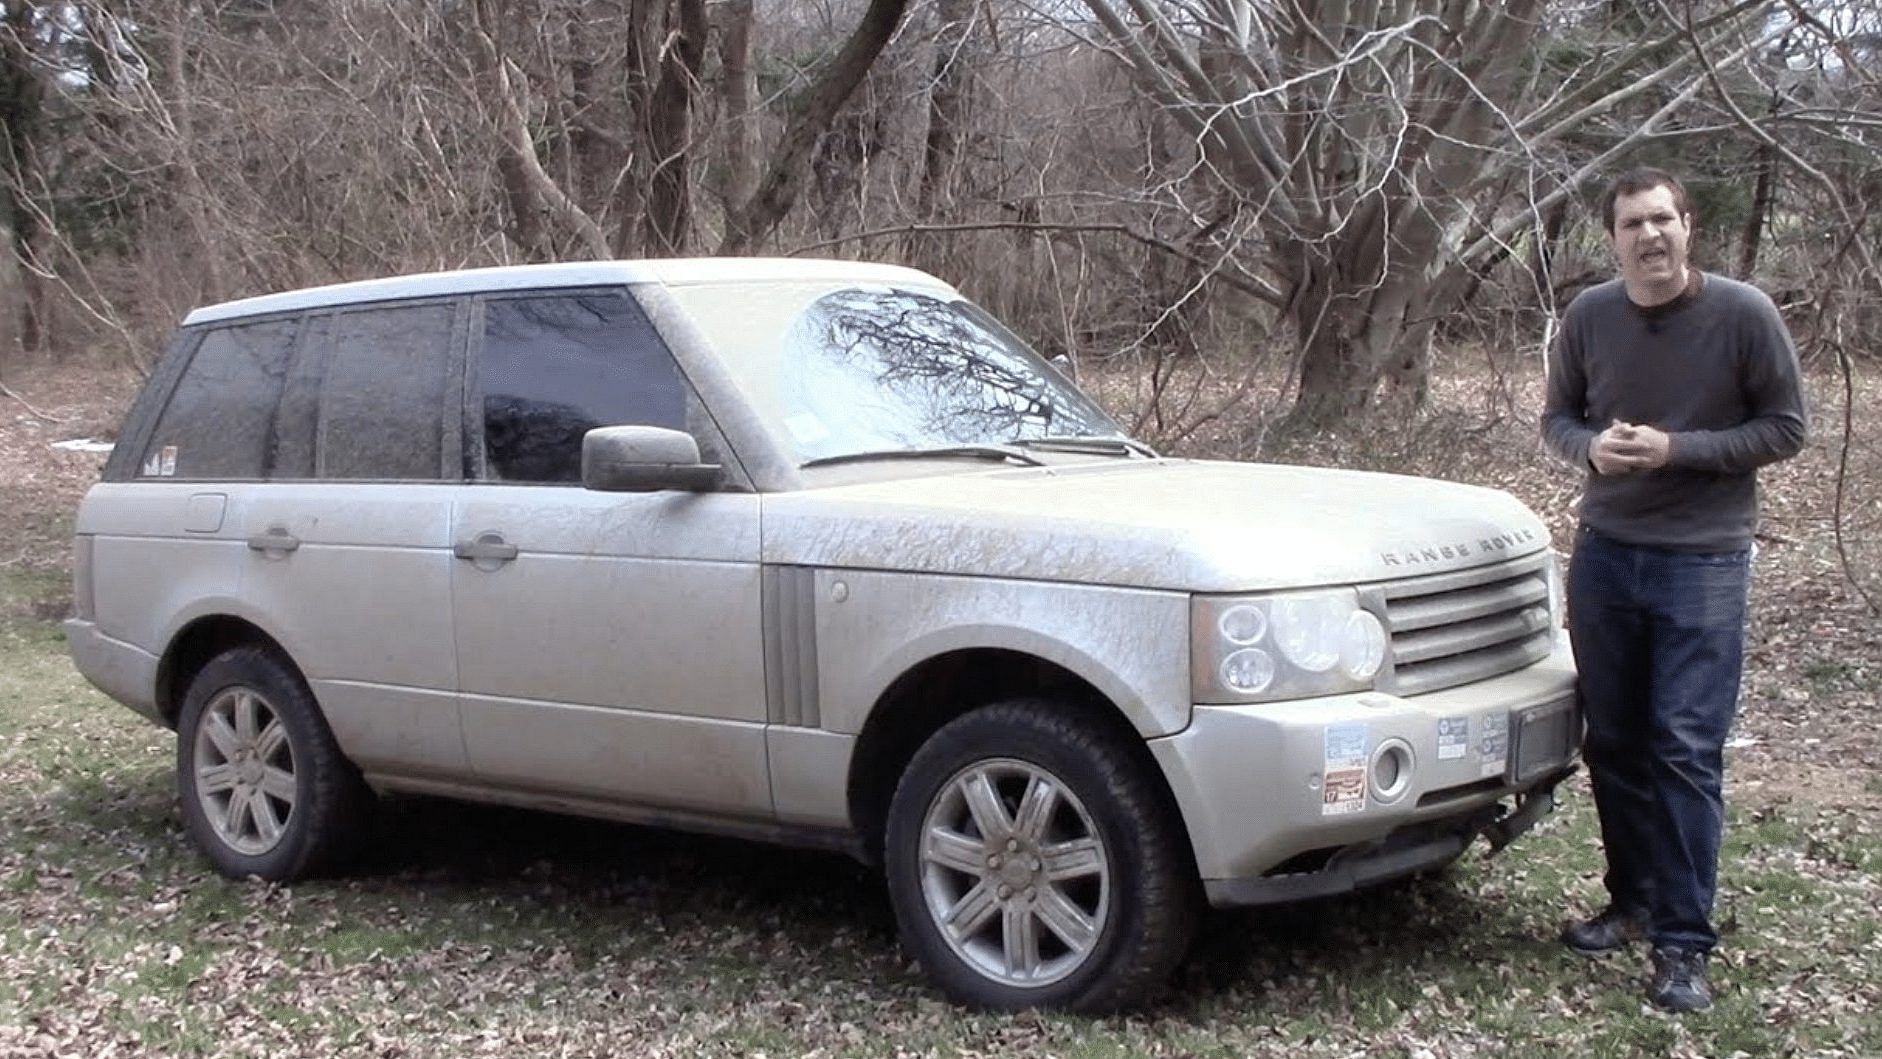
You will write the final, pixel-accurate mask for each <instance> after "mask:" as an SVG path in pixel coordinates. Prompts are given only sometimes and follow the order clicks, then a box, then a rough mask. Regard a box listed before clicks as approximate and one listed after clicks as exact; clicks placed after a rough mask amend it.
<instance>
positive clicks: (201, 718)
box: [176, 647, 371, 882]
mask: <svg viewBox="0 0 1882 1059" xmlns="http://www.w3.org/2000/svg"><path fill="white" fill-rule="evenodd" d="M176 773H177V776H176V779H177V793H178V795H179V797H180V799H181V801H182V805H183V820H184V823H185V824H186V825H187V827H188V829H189V834H190V838H191V839H192V840H194V841H195V843H196V845H197V846H198V847H200V848H201V849H202V851H203V852H204V854H206V855H207V856H208V858H209V861H210V863H211V864H213V865H214V866H215V868H216V870H217V871H219V872H221V873H222V874H224V875H227V876H229V877H231V878H237V879H242V878H247V877H249V876H259V877H260V878H263V879H268V880H271V881H277V882H289V881H292V880H296V879H304V878H307V877H309V876H313V875H319V874H321V873H323V872H328V871H332V870H334V869H336V868H338V867H340V866H341V865H342V864H344V863H345V861H346V858H347V856H348V855H349V854H350V853H351V852H352V849H353V846H354V844H355V842H357V840H358V839H359V837H360V835H361V833H362V832H363V830H364V825H365V817H366V814H367V812H368V810H369V807H370V804H371V794H370V792H369V791H368V790H367V788H366V786H365V783H364V782H363V781H362V780H361V779H360V776H359V772H358V770H357V769H355V768H354V767H353V764H352V763H351V762H349V761H347V760H346V757H345V755H343V754H342V753H341V752H340V748H339V746H338V744H336V743H335V742H334V740H333V733H332V732H331V731H330V730H328V728H327V722H326V719H325V718H323V717H322V716H321V715H320V708H319V706H318V705H316V703H315V702H314V696H313V693H312V692H310V691H309V690H308V689H307V685H306V684H305V683H304V682H303V681H302V680H301V677H300V675H299V674H298V673H297V672H295V670H294V669H293V667H292V666H290V665H289V664H288V663H287V662H286V661H284V660H283V659H282V658H281V657H280V656H279V655H277V654H275V653H273V652H271V651H268V650H265V649H263V648H259V647H238V648H234V649H232V650H229V651H226V652H224V653H222V654H220V655H217V656H216V657H215V658H213V659H211V660H210V662H209V664H208V665H205V666H204V667H203V668H202V670H201V671H200V672H198V673H197V674H196V678H195V679H194V680H192V681H191V682H190V685H189V690H188V691H187V692H185V693H184V696H183V709H182V712H181V714H180V715H179V716H178V719H177V751H176ZM238 799H239V804H238Z"/></svg>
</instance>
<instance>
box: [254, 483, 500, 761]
mask: <svg viewBox="0 0 1882 1059" xmlns="http://www.w3.org/2000/svg"><path fill="white" fill-rule="evenodd" d="M241 492H242V493H243V494H244V503H243V504H242V505H241V511H240V516H239V517H238V518H237V519H236V522H237V525H238V526H239V532H240V536H241V537H242V539H243V543H242V544H240V545H239V547H241V549H242V555H243V557H244V559H243V565H242V581H241V593H242V597H243V598H244V599H245V600H246V601H247V602H248V603H249V605H250V606H251V607H253V608H254V609H255V610H256V611H258V612H260V613H262V614H265V615H267V624H266V626H265V627H266V628H267V629H268V630H269V632H270V633H271V634H272V635H274V636H275V637H276V638H277V639H278V640H279V641H280V642H281V645H282V647H283V648H285V649H286V650H287V652H288V654H289V656H290V657H291V658H292V659H293V660H294V663H295V664H296V665H297V666H299V667H300V669H301V672H302V673H303V674H305V675H306V677H307V679H308V682H309V683H310V684H311V685H312V686H313V690H314V694H315V697H316V698H317V699H318V700H319V701H320V705H321V709H322V710H323V712H324V713H325V714H326V717H327V723H328V725H329V726H330V727H331V728H332V729H333V734H334V738H335V739H337V740H338V741H339V744H340V747H341V749H342V750H344V751H345V752H346V754H347V756H348V757H350V758H352V759H353V761H354V762H355V763H356V764H358V765H359V766H360V767H362V768H368V769H385V770H388V771H414V772H423V773H440V772H442V773H454V772H461V771H462V770H463V768H464V743H463V739H462V737H461V735H460V734H459V727H458V715H457V713H458V711H457V704H456V702H455V698H454V696H455V691H456V683H457V659H456V654H455V651H454V650H453V647H452V643H451V569H452V558H451V551H450V543H449V540H450V538H449V534H450V526H451V509H452V505H453V501H454V498H455V497H456V495H457V492H458V487H456V486H449V485H442V484H423V483H420V484H403V485H401V484H380V483H364V482H319V483H314V482H298V483H286V482H283V483H268V484H256V485H248V486H243V487H241ZM281 537H285V538H291V539H293V540H294V541H297V542H298V545H297V546H296V547H294V548H293V549H292V550H283V549H280V548H269V547H267V545H268V544H269V543H270V542H271V541H273V539H274V538H281ZM250 541H253V542H255V544H256V547H249V544H248V542H250Z"/></svg>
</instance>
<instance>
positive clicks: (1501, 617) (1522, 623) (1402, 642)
mask: <svg viewBox="0 0 1882 1059" xmlns="http://www.w3.org/2000/svg"><path fill="white" fill-rule="evenodd" d="M1530 609H1532V608H1524V610H1519V611H1511V612H1506V613H1503V614H1495V615H1492V616H1490V617H1487V618H1476V619H1474V620H1471V621H1460V622H1455V623H1453V624H1450V625H1441V626H1438V627H1437V628H1430V629H1420V630H1419V631H1418V632H1415V633H1410V634H1407V635H1404V636H1395V637H1393V638H1392V657H1393V658H1394V659H1396V660H1397V662H1398V664H1399V665H1401V666H1404V665H1411V664H1414V663H1418V662H1427V661H1430V660H1431V659H1433V658H1446V657H1449V656H1451V655H1461V654H1467V653H1469V652H1471V651H1480V650H1482V649H1483V648H1486V647H1495V646H1496V645H1497V644H1500V643H1508V642H1509V641H1511V640H1521V639H1525V638H1527V637H1528V636H1529V635H1530V634H1532V633H1535V632H1537V631H1538V630H1539V629H1540V628H1542V627H1543V626H1544V625H1546V623H1547V622H1548V617H1547V613H1546V612H1545V613H1544V615H1543V618H1542V622H1541V623H1538V622H1535V621H1531V620H1529V618H1527V617H1525V611H1527V610H1530Z"/></svg>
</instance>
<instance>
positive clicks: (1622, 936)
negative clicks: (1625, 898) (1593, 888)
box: [1562, 905, 1647, 956]
mask: <svg viewBox="0 0 1882 1059" xmlns="http://www.w3.org/2000/svg"><path fill="white" fill-rule="evenodd" d="M1646 936H1647V913H1646V910H1645V909H1637V908H1617V907H1615V906H1614V905H1609V906H1607V907H1606V908H1604V909H1602V910H1601V912H1600V914H1599V915H1596V916H1595V917H1593V918H1592V919H1584V920H1581V921H1580V922H1578V923H1570V924H1569V925H1568V926H1566V927H1563V928H1562V944H1564V945H1566V946H1568V947H1569V948H1571V949H1574V950H1575V951H1576V952H1579V953H1582V954H1584V955H1588V956H1594V955H1598V954H1600V953H1604V952H1613V951H1614V950H1615V949H1619V948H1624V947H1625V946H1628V945H1632V944H1633V943H1634V942H1636V941H1639V940H1640V939H1642V938H1644V937H1646Z"/></svg>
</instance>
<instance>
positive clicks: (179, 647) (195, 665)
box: [156, 614, 307, 728]
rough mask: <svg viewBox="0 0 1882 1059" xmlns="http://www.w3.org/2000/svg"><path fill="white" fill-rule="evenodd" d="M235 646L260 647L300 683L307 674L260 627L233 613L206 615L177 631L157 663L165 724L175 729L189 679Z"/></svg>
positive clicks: (159, 702) (159, 706)
mask: <svg viewBox="0 0 1882 1059" xmlns="http://www.w3.org/2000/svg"><path fill="white" fill-rule="evenodd" d="M234 647H259V648H261V649H263V650H266V651H268V652H270V653H271V654H274V655H276V656H277V657H279V658H280V659H281V661H282V663H283V664H284V665H286V666H287V667H288V668H289V669H290V670H291V671H292V672H293V673H294V675H295V677H296V678H298V679H300V680H301V681H302V682H303V683H305V682H306V679H307V677H306V674H304V673H302V672H301V670H300V667H299V666H297V665H295V664H294V659H293V658H292V656H290V655H289V654H288V652H287V650H286V649H285V648H283V647H282V646H281V642H280V641H279V640H277V639H275V638H274V637H273V636H270V635H269V634H268V633H267V632H266V631H265V630H263V629H262V628H261V626H259V625H256V624H255V623H254V622H251V621H249V620H247V619H246V618H240V617H237V616H235V615H233V614H206V615H203V616H202V617H199V618H196V619H194V620H192V621H191V622H189V623H188V624H187V625H185V626H183V627H182V628H181V629H179V630H177V633H176V635H175V636H173V637H171V638H170V646H169V648H168V649H166V650H165V651H164V653H163V658H162V659H161V660H159V661H158V663H157V695H156V704H157V710H158V712H159V713H160V714H161V716H162V717H163V722H164V724H166V725H168V726H170V727H171V728H175V727H176V725H177V718H178V715H179V714H181V713H182V710H183V696H184V695H185V694H187V693H188V691H189V686H190V681H192V680H194V679H195V678H196V674H198V673H200V672H202V669H203V667H204V666H206V665H208V664H209V662H210V661H211V660H212V659H214V658H215V657H216V656H217V655H220V654H222V653H223V652H225V651H227V650H229V649H230V648H234Z"/></svg>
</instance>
